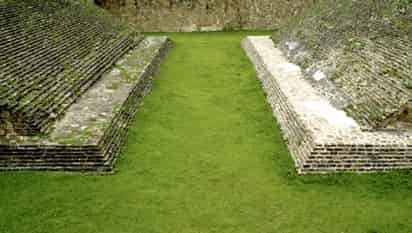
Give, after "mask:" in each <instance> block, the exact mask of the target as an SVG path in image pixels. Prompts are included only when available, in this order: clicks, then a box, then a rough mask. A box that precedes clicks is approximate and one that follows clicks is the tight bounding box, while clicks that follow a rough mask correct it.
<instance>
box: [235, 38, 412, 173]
mask: <svg viewBox="0 0 412 233" xmlns="http://www.w3.org/2000/svg"><path fill="white" fill-rule="evenodd" d="M242 45H243V47H244V49H245V51H246V52H247V54H248V56H249V57H250V59H251V60H252V61H253V63H254V64H255V66H256V69H257V72H258V77H259V79H260V80H261V82H262V85H263V88H264V90H265V92H266V93H267V99H268V102H269V104H270V105H271V107H272V109H273V113H274V115H275V116H276V118H277V120H278V122H279V124H280V126H281V128H282V130H283V133H284V136H285V139H286V141H287V144H288V147H289V150H290V153H291V155H292V157H293V159H294V161H295V164H296V168H297V170H298V172H299V173H301V174H305V173H334V172H376V171H390V170H394V169H412V139H411V138H412V137H411V136H412V133H411V132H402V131H395V130H394V131H390V132H388V131H374V132H367V131H362V130H361V127H360V125H358V123H356V122H355V121H354V120H353V119H352V118H350V117H349V116H347V115H346V113H345V112H344V111H341V110H339V109H336V108H335V107H333V106H332V105H331V104H330V103H329V101H328V100H327V99H326V98H325V97H323V96H322V95H320V94H319V93H318V91H317V90H316V89H314V88H313V87H312V86H311V85H310V84H309V83H308V82H307V81H306V80H305V79H304V78H303V77H302V72H301V70H300V67H298V66H296V65H294V64H292V63H289V62H288V60H287V59H286V58H285V57H284V56H283V55H282V52H281V51H280V50H279V49H277V48H275V45H274V43H273V42H272V41H271V39H270V38H269V37H248V38H246V39H245V40H244V41H243V42H242Z"/></svg>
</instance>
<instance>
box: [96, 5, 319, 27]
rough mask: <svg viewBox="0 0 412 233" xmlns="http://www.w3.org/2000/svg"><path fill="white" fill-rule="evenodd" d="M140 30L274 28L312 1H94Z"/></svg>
mask: <svg viewBox="0 0 412 233" xmlns="http://www.w3.org/2000/svg"><path fill="white" fill-rule="evenodd" d="M95 2H96V3H97V4H98V5H101V6H103V7H104V8H106V9H108V10H109V11H111V12H112V13H114V14H116V15H119V16H121V17H123V18H124V19H126V20H127V21H128V22H131V23H133V24H134V25H135V26H136V28H137V29H139V30H141V31H219V30H231V29H259V30H273V29H276V28H277V27H278V25H279V24H280V23H281V21H282V20H283V19H285V18H287V17H289V16H292V15H295V14H297V13H298V12H300V10H301V9H302V8H303V6H305V5H306V4H308V3H309V2H312V0H295V1H287V0H96V1H95Z"/></svg>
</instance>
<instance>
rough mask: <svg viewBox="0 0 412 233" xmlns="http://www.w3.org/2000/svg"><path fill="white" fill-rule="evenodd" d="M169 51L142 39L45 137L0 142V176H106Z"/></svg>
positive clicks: (165, 43) (158, 41)
mask: <svg viewBox="0 0 412 233" xmlns="http://www.w3.org/2000/svg"><path fill="white" fill-rule="evenodd" d="M170 46H171V41H170V40H169V39H168V38H166V37H147V38H146V39H145V40H143V41H142V42H141V43H140V44H139V46H138V47H137V48H136V49H134V50H132V51H131V52H129V53H128V54H126V55H125V56H124V57H123V58H122V59H121V60H119V61H118V62H117V63H116V65H115V68H114V69H113V70H112V71H111V72H110V73H107V74H105V75H104V76H103V77H102V78H101V79H100V80H99V81H98V82H97V83H96V84H95V85H94V86H93V87H92V88H90V89H89V90H88V91H86V92H85V94H84V95H82V96H81V97H80V99H79V101H77V102H76V103H75V104H73V105H72V106H71V107H70V108H69V109H68V110H67V113H66V114H65V115H64V117H63V118H62V119H61V120H59V121H58V122H57V123H56V125H55V127H54V129H53V130H52V132H51V133H50V134H48V135H40V136H17V135H15V136H13V137H9V138H0V170H3V171H4V170H59V171H84V172H100V173H101V172H112V171H113V168H114V165H115V161H116V157H117V154H118V153H119V150H120V148H121V146H122V144H123V142H124V139H125V136H126V133H127V127H128V123H129V122H130V120H131V119H133V116H134V115H135V112H136V111H137V109H138V107H139V106H140V105H141V104H142V101H143V97H144V96H145V95H146V94H147V93H148V92H149V90H150V87H151V80H152V77H153V75H154V72H156V70H157V68H158V65H159V63H160V61H161V59H162V57H163V56H164V55H165V53H166V52H167V49H168V48H169V47H170Z"/></svg>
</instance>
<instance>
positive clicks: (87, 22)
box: [0, 0, 170, 172]
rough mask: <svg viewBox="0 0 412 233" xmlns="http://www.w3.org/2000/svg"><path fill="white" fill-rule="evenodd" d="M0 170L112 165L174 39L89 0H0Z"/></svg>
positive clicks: (84, 168)
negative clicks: (150, 33)
mask: <svg viewBox="0 0 412 233" xmlns="http://www.w3.org/2000/svg"><path fill="white" fill-rule="evenodd" d="M0 25H1V31H0V34H1V38H2V40H1V41H0V56H1V59H0V170H25V169H31V170H66V171H91V172H111V171H112V169H113V166H114V163H115V160H116V155H117V153H118V151H119V149H120V147H121V146H122V144H123V141H124V138H125V134H126V131H127V125H128V122H129V121H130V119H132V118H133V115H134V112H135V111H136V110H137V108H138V107H139V104H140V103H141V102H142V99H143V97H144V95H145V94H147V93H148V90H150V83H151V78H152V75H153V73H154V72H155V71H156V69H157V66H158V64H159V62H160V60H161V58H162V57H163V55H164V54H165V52H166V51H167V48H168V47H169V45H170V41H169V40H168V39H167V38H163V37H159V38H156V37H149V38H145V37H144V36H143V35H141V34H140V33H138V32H136V31H135V30H134V29H130V28H129V27H128V26H127V24H125V23H123V22H121V21H119V20H118V19H116V18H114V17H112V16H111V15H109V14H108V13H106V12H105V11H103V10H101V9H98V8H97V7H96V6H95V5H94V4H92V3H90V2H89V1H67V0H50V1H42V0H28V1H17V0H5V1H0Z"/></svg>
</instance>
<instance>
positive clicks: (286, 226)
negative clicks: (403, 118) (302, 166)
mask: <svg viewBox="0 0 412 233" xmlns="http://www.w3.org/2000/svg"><path fill="white" fill-rule="evenodd" d="M247 34H259V33H246V32H241V33H238V32H226V33H192V34H178V33H176V34H169V35H170V36H171V37H172V39H173V40H174V41H175V42H176V47H175V48H174V49H173V50H172V51H171V53H170V54H169V55H168V57H167V60H166V61H165V62H164V63H163V65H162V67H161V72H160V73H159V75H158V76H157V78H156V80H155V82H154V87H153V92H152V94H151V95H150V96H148V97H147V98H146V101H145V105H144V106H143V108H142V109H141V111H140V112H139V113H138V115H137V118H136V121H135V122H134V123H133V124H132V126H131V129H130V134H129V137H128V142H127V145H126V147H125V149H124V151H123V153H122V155H121V159H120V160H119V161H118V164H117V173H116V174H115V175H112V176H90V175H83V174H65V173H36V172H22V173H0V232H1V233H61V232H67V233H68V232H70V233H91V232H93V233H212V232H214V233H318V232H325V233H344V232H345V233H346V232H347V233H373V232H375V233H378V232H379V233H381V232H387V233H400V232H412V173H406V172H403V173H402V172H399V173H390V174H372V175H354V174H352V175H350V174H346V175H330V176H305V177H300V176H298V175H296V173H295V170H294V167H293V162H292V160H291V158H290V156H289V154H288V151H287V148H286V146H285V143H284V142H283V140H282V136H281V131H280V130H279V128H278V127H277V125H276V121H275V119H273V117H272V113H271V110H270V107H269V106H268V104H267V103H266V101H265V96H264V92H263V90H262V88H261V87H260V83H259V81H258V80H257V78H256V74H255V71H254V69H253V66H252V64H251V63H250V62H249V60H248V58H247V57H246V55H245V54H244V52H243V50H242V49H241V47H240V41H241V39H242V38H243V37H244V36H245V35H247Z"/></svg>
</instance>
